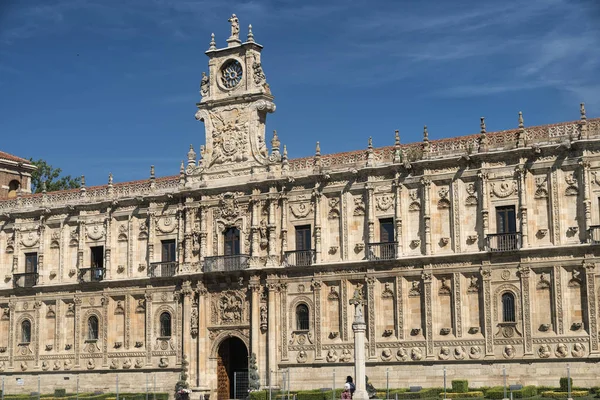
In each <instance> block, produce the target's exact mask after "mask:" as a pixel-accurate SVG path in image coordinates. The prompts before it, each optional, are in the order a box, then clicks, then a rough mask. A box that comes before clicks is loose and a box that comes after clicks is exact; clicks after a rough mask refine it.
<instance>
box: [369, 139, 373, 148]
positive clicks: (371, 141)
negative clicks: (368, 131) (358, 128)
mask: <svg viewBox="0 0 600 400" xmlns="http://www.w3.org/2000/svg"><path fill="white" fill-rule="evenodd" d="M368 148H369V150H373V136H369V144H368Z"/></svg>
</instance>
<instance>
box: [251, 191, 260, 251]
mask: <svg viewBox="0 0 600 400" xmlns="http://www.w3.org/2000/svg"><path fill="white" fill-rule="evenodd" d="M259 196H260V189H253V190H252V196H251V198H250V207H251V216H250V232H251V237H252V240H251V242H250V255H251V256H259V255H260V232H259V228H258V224H259V221H258V219H259V217H260V197H259Z"/></svg>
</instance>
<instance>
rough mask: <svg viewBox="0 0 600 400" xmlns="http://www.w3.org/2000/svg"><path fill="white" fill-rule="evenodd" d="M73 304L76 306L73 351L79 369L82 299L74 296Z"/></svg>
mask: <svg viewBox="0 0 600 400" xmlns="http://www.w3.org/2000/svg"><path fill="white" fill-rule="evenodd" d="M73 304H74V305H75V329H74V331H75V333H74V335H73V336H74V337H73V347H74V350H73V351H74V353H75V367H79V352H80V349H81V345H80V343H81V297H79V296H78V295H76V296H74V297H73Z"/></svg>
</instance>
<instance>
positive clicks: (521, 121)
mask: <svg viewBox="0 0 600 400" xmlns="http://www.w3.org/2000/svg"><path fill="white" fill-rule="evenodd" d="M519 129H525V124H524V123H523V113H522V112H521V111H519Z"/></svg>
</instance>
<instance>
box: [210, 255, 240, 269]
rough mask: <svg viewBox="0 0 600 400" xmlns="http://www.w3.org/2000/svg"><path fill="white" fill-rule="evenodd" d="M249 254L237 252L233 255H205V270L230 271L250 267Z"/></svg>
mask: <svg viewBox="0 0 600 400" xmlns="http://www.w3.org/2000/svg"><path fill="white" fill-rule="evenodd" d="M249 258H250V256H248V255H247V254H236V255H233V256H214V257H204V272H217V271H219V272H228V271H239V270H242V269H246V268H248V259H249Z"/></svg>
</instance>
